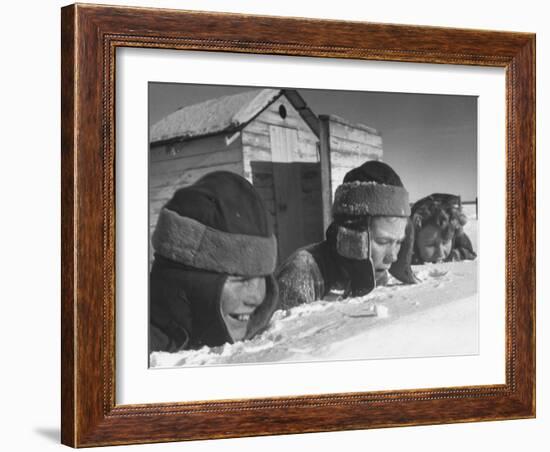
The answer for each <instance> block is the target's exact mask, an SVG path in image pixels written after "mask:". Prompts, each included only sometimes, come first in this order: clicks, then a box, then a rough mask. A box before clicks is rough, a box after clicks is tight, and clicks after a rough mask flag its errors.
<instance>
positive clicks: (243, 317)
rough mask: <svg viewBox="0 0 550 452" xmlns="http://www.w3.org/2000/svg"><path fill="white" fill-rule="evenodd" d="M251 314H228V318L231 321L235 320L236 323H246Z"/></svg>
mask: <svg viewBox="0 0 550 452" xmlns="http://www.w3.org/2000/svg"><path fill="white" fill-rule="evenodd" d="M250 316H251V314H237V313H233V314H229V317H231V318H232V319H233V320H236V321H237V322H248V321H249V320H250Z"/></svg>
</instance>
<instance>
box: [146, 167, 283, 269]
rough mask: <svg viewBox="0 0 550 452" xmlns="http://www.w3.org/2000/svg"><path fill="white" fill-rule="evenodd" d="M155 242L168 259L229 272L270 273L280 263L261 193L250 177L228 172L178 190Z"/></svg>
mask: <svg viewBox="0 0 550 452" xmlns="http://www.w3.org/2000/svg"><path fill="white" fill-rule="evenodd" d="M152 243H153V248H154V249H155V252H156V253H158V254H160V255H161V256H163V257H165V258H167V259H171V260H173V261H176V262H180V263H182V264H184V265H188V266H190V267H193V268H197V269H202V270H208V271H213V272H216V273H224V274H229V275H240V276H247V277H254V276H264V275H269V274H271V273H273V271H274V270H275V265H276V262H277V242H276V239H275V236H274V235H273V232H272V230H271V225H270V223H269V221H268V220H267V215H266V210H265V207H264V205H263V202H262V200H261V199H260V196H259V195H258V193H257V192H256V190H255V189H254V187H253V186H252V184H250V182H248V181H247V180H246V179H244V178H243V177H241V176H239V175H237V174H234V173H230V172H227V171H217V172H213V173H210V174H207V175H206V176H204V177H202V178H201V179H199V180H198V181H197V182H195V183H194V184H193V185H190V186H188V187H184V188H180V189H179V190H177V191H176V192H175V193H174V196H173V197H172V199H170V201H168V203H166V205H165V206H164V208H163V209H162V210H161V212H160V214H159V218H158V221H157V225H156V228H155V232H154V233H153V238H152Z"/></svg>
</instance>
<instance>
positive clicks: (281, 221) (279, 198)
mask: <svg viewBox="0 0 550 452" xmlns="http://www.w3.org/2000/svg"><path fill="white" fill-rule="evenodd" d="M269 132H270V138H271V153H272V171H273V195H274V201H275V218H274V220H275V223H276V225H277V238H278V243H279V262H282V261H284V260H285V259H286V258H287V257H288V256H289V255H290V254H292V253H293V252H294V251H295V250H297V249H298V248H300V247H302V246H305V245H308V244H310V243H313V242H316V241H319V240H322V237H323V217H322V202H321V177H320V165H319V163H305V162H293V160H294V159H295V156H296V155H297V153H298V132H297V130H296V129H290V128H286V127H277V126H270V128H269Z"/></svg>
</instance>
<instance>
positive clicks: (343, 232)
mask: <svg viewBox="0 0 550 452" xmlns="http://www.w3.org/2000/svg"><path fill="white" fill-rule="evenodd" d="M369 240H370V239H369V232H368V231H356V230H354V229H348V228H346V227H344V226H339V227H338V233H337V235H336V250H337V252H338V254H339V255H340V256H343V257H347V258H348V259H354V260H365V259H370V249H369V247H370V241H369Z"/></svg>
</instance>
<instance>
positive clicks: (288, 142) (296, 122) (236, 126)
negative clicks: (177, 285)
mask: <svg viewBox="0 0 550 452" xmlns="http://www.w3.org/2000/svg"><path fill="white" fill-rule="evenodd" d="M149 142H150V157H149V158H150V161H149V196H150V200H149V209H150V212H149V219H150V222H149V226H150V229H151V232H152V229H153V228H154V226H155V225H156V221H157V217H158V213H159V211H160V209H161V208H162V206H163V205H164V204H165V203H166V202H167V201H168V199H169V198H170V197H171V196H172V194H173V192H174V191H175V190H176V189H177V188H180V187H183V186H186V185H189V184H192V183H193V182H195V181H196V180H197V179H199V178H200V177H202V176H203V175H205V174H207V173H210V172H212V171H217V170H226V171H232V172H235V173H237V174H240V175H242V176H243V177H245V178H246V179H248V180H249V181H250V182H251V183H252V184H253V185H254V187H255V188H256V189H257V190H258V192H259V193H260V195H261V197H262V199H263V200H264V203H265V205H266V208H267V210H268V212H269V216H270V220H271V222H272V224H273V228H274V231H275V233H276V235H277V239H278V243H279V250H278V251H279V260H280V261H281V260H282V259H285V258H286V257H287V256H288V255H289V254H290V253H292V252H293V251H294V250H296V249H297V248H299V247H301V246H304V245H306V244H309V243H313V242H316V241H320V240H322V239H323V236H324V230H325V228H326V226H327V224H328V222H330V206H331V203H332V195H333V190H334V189H335V188H336V186H337V185H338V184H339V183H340V182H341V181H342V178H343V175H344V174H345V172H346V171H348V170H349V169H351V168H353V167H355V166H358V165H360V164H362V163H364V162H365V161H366V160H369V159H379V158H381V156H382V139H381V137H380V135H379V134H378V132H376V131H375V130H374V129H371V128H368V127H366V126H363V125H353V124H350V123H348V122H346V121H345V120H344V119H342V118H338V117H336V116H332V115H331V116H321V117H317V116H316V115H315V113H313V112H312V111H311V110H310V108H309V107H308V106H307V105H306V103H305V101H304V99H303V98H302V96H301V95H300V94H299V93H298V91H296V90H291V89H258V90H253V91H247V92H244V93H240V94H236V95H230V96H224V97H220V98H216V99H211V100H208V101H206V102H202V103H199V104H195V105H191V106H187V107H184V108H181V109H179V110H177V111H175V112H174V113H172V114H170V115H168V116H166V117H165V118H163V119H162V120H160V121H159V122H157V123H156V124H154V125H153V126H152V127H151V129H150V136H149Z"/></svg>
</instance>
